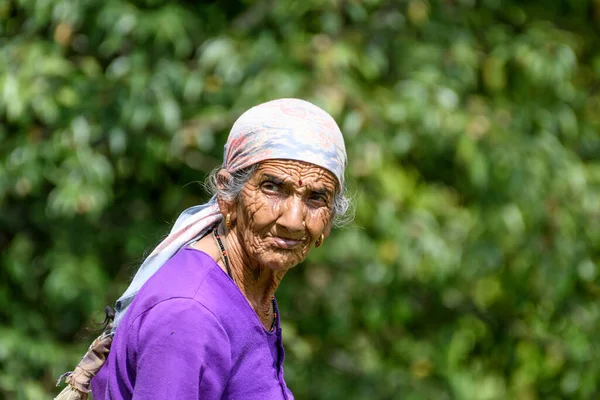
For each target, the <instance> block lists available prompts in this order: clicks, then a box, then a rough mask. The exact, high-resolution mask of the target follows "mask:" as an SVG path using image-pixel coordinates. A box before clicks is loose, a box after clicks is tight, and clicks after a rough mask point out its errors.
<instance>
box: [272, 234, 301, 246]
mask: <svg viewBox="0 0 600 400" xmlns="http://www.w3.org/2000/svg"><path fill="white" fill-rule="evenodd" d="M273 240H274V241H275V245H276V246H277V247H280V248H282V249H293V248H295V247H298V246H300V245H301V244H302V240H299V239H288V238H282V237H279V236H274V237H273Z"/></svg>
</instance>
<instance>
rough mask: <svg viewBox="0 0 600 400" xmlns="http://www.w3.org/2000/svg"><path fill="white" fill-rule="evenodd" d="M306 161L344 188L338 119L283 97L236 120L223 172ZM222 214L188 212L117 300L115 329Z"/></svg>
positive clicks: (211, 206)
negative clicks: (147, 286)
mask: <svg viewBox="0 0 600 400" xmlns="http://www.w3.org/2000/svg"><path fill="white" fill-rule="evenodd" d="M272 159H286V160H298V161H305V162H308V163H311V164H315V165H318V166H320V167H322V168H325V169H327V170H328V171H330V172H331V173H333V174H334V175H335V177H336V178H337V180H338V184H339V186H340V188H343V187H344V170H345V169H346V163H347V158H346V148H345V145H344V138H343V136H342V133H341V132H340V129H339V127H338V126H337V124H336V123H335V121H334V119H333V118H332V117H331V116H330V115H329V114H328V113H326V112H325V111H323V110H322V109H320V108H319V107H317V106H315V105H314V104H311V103H309V102H307V101H304V100H299V99H279V100H273V101H269V102H267V103H263V104H260V105H258V106H256V107H252V108H251V109H249V110H248V111H246V112H245V113H244V114H242V116H240V117H239V118H238V120H237V121H236V122H235V124H234V125H233V127H232V128H231V132H230V133H229V137H228V139H227V143H226V144H225V154H224V157H223V165H222V168H223V169H224V170H227V171H229V172H230V173H234V172H236V171H239V170H241V169H244V168H247V167H250V166H252V165H254V164H257V163H259V162H261V161H265V160H272ZM222 218H223V216H222V215H221V212H220V211H219V207H218V204H217V201H216V197H213V198H212V199H210V201H209V202H208V203H206V204H202V205H199V206H194V207H191V208H188V209H187V210H185V211H184V212H183V213H182V214H181V215H180V216H179V218H177V221H176V222H175V225H174V226H173V228H172V229H171V232H170V233H169V235H168V236H167V237H166V238H165V239H164V240H163V241H162V242H161V243H160V244H159V245H158V246H157V247H156V248H155V249H154V251H153V252H152V253H151V254H150V255H149V256H148V258H146V260H144V262H143V264H142V265H141V267H140V268H139V270H138V272H137V273H136V274H135V276H134V278H133V281H132V282H131V284H130V285H129V287H128V288H127V290H126V291H125V293H123V295H122V296H121V297H120V298H119V300H117V304H116V316H115V321H114V328H113V331H114V330H115V329H116V327H117V325H118V323H119V321H120V320H121V318H123V315H124V314H125V312H126V311H127V308H128V307H129V305H130V304H131V302H132V301H133V298H134V297H135V295H136V294H137V292H138V291H139V290H140V288H141V287H142V285H143V284H144V283H145V282H146V281H147V280H148V279H149V278H150V277H151V276H152V275H154V274H155V273H156V271H158V269H159V268H160V267H162V265H163V264H164V263H165V262H166V261H167V260H168V259H169V258H171V257H172V256H173V255H174V254H175V253H177V251H178V250H179V249H181V248H182V247H183V246H186V245H187V244H189V243H192V242H194V241H196V240H198V239H200V238H201V237H202V236H204V235H205V234H206V233H207V232H208V230H209V229H210V228H211V227H213V226H214V225H215V224H216V223H218V222H219V221H220V220H221V219H222Z"/></svg>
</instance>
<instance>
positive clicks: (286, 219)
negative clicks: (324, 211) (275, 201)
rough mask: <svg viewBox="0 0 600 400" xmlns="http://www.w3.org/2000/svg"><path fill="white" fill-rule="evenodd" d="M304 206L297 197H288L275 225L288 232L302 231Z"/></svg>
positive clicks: (304, 213)
mask: <svg viewBox="0 0 600 400" xmlns="http://www.w3.org/2000/svg"><path fill="white" fill-rule="evenodd" d="M305 207H306V205H305V204H304V202H303V201H302V199H301V198H299V197H298V196H290V197H289V198H288V199H287V201H286V204H285V206H284V207H283V210H282V211H283V212H282V213H281V215H280V217H279V220H278V221H277V223H278V224H279V225H281V226H282V227H284V228H285V229H287V230H288V231H290V232H296V231H304V224H303V222H304V219H305V218H306V208H305Z"/></svg>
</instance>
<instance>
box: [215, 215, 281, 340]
mask: <svg viewBox="0 0 600 400" xmlns="http://www.w3.org/2000/svg"><path fill="white" fill-rule="evenodd" d="M213 235H214V237H215V239H216V240H217V244H218V245H219V248H220V249H221V255H222V256H223V262H224V263H225V269H227V275H229V277H230V278H231V280H232V281H233V283H235V279H233V274H232V273H231V267H230V266H229V257H227V252H226V251H225V246H223V242H221V236H220V235H219V233H218V232H217V228H216V227H215V228H214V229H213ZM271 301H272V302H273V322H271V328H270V329H269V332H273V330H274V329H275V323H276V322H277V312H275V310H276V308H275V296H273V298H272V299H271Z"/></svg>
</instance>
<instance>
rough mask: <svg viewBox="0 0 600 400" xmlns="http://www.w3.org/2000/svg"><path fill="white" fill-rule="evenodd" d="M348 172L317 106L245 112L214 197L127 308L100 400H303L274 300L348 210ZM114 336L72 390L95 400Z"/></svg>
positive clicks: (191, 217) (151, 261)
mask: <svg viewBox="0 0 600 400" xmlns="http://www.w3.org/2000/svg"><path fill="white" fill-rule="evenodd" d="M345 166H346V152H345V148H344V140H343V137H342V134H341V132H340V130H339V128H338V126H337V125H336V123H335V121H334V120H333V118H331V116H330V115H329V114H327V113H326V112H325V111H323V110H321V109H320V108H318V107H316V106H315V105H313V104H311V103H308V102H306V101H302V100H297V99H280V100H275V101H271V102H268V103H264V104H261V105H259V106H256V107H254V108H251V109H250V110H248V111H247V112H245V113H244V114H243V115H242V116H241V117H240V118H239V119H238V120H237V121H236V123H235V124H234V126H233V128H232V129H231V132H230V134H229V138H228V140H227V144H226V145H225V155H224V162H223V166H222V167H221V168H220V169H219V170H218V171H215V172H214V173H213V175H212V179H211V182H212V183H213V188H214V191H215V196H213V198H212V199H211V200H210V201H209V202H208V203H207V204H205V205H202V206H196V207H192V208H191V209H189V210H186V211H185V212H184V213H183V214H182V215H181V216H180V217H179V219H178V220H177V222H176V223H175V226H174V227H173V230H172V231H171V233H170V234H169V236H168V237H167V238H166V239H165V240H164V241H163V242H162V243H160V244H159V245H158V247H157V248H156V249H155V250H154V251H153V253H152V254H151V255H150V256H149V257H148V258H147V259H146V260H145V262H144V263H143V264H142V266H141V268H140V270H139V271H138V272H137V274H136V276H135V277H134V279H133V282H132V283H131V285H130V286H129V288H128V289H127V291H126V292H125V293H124V294H123V296H122V297H121V298H120V299H119V300H118V301H117V307H116V310H117V314H116V317H115V321H114V328H113V331H112V332H114V337H113V338H112V346H111V347H110V348H111V350H110V354H109V355H108V358H107V360H106V364H105V365H104V366H103V367H102V368H101V370H100V372H99V373H98V375H97V376H96V377H95V378H94V379H93V381H92V387H93V394H94V399H96V400H98V399H100V400H101V399H105V398H106V399H132V398H135V399H245V400H251V399H261V400H263V399H292V398H293V396H292V394H291V392H290V391H289V389H288V388H287V386H286V384H285V381H284V377H283V359H284V351H283V346H282V339H281V328H280V327H279V313H278V309H277V301H276V300H275V297H274V294H275V291H276V290H277V288H278V286H279V284H280V282H281V280H282V278H283V277H284V275H285V274H286V272H287V271H288V270H289V269H290V268H293V267H294V266H296V265H297V264H298V263H300V262H302V261H303V260H304V259H305V258H306V256H307V254H308V252H309V251H310V250H311V249H312V247H313V246H315V247H319V246H321V245H322V244H323V242H324V240H325V238H327V236H328V235H329V232H330V230H331V227H332V224H333V222H334V220H335V219H336V218H339V217H340V216H343V215H344V213H345V212H346V211H347V209H348V200H347V199H346V198H345V196H344V169H345ZM111 337H112V333H110V334H105V335H104V336H102V337H101V338H99V340H97V341H96V343H95V345H93V346H92V348H91V349H90V352H88V354H87V355H86V357H84V360H83V361H82V362H87V367H86V366H84V367H83V368H81V367H82V365H81V364H80V368H79V369H78V370H76V371H75V373H74V374H73V375H71V376H70V377H68V378H67V381H68V382H69V383H70V385H71V388H70V389H69V390H71V391H72V392H84V393H85V392H86V391H89V390H88V387H89V378H90V377H91V376H92V375H93V374H94V373H95V372H96V371H95V370H97V369H99V368H100V367H101V366H102V363H103V361H104V360H103V358H104V357H105V353H107V352H108V347H109V344H110V339H111ZM94 346H95V347H94ZM86 360H87V361H86ZM90 366H92V368H90ZM83 370H85V371H87V372H86V373H82V371H83ZM90 371H91V372H90ZM81 375H86V377H85V378H84V379H83V380H82V378H81ZM85 379H87V381H85ZM75 389H78V390H75Z"/></svg>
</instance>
